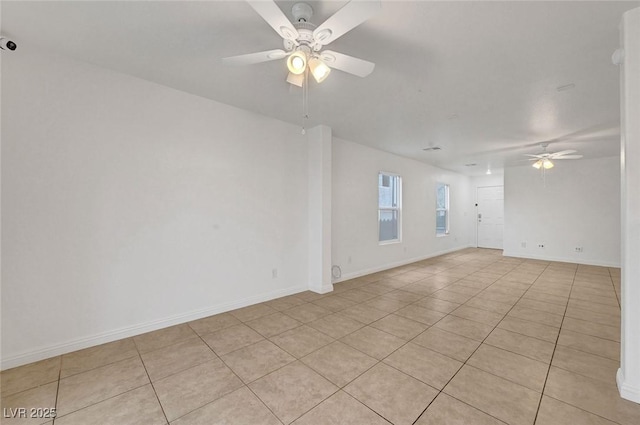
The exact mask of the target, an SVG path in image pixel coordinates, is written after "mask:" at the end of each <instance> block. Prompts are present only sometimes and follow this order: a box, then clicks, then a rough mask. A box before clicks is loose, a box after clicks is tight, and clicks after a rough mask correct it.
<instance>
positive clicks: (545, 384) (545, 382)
mask: <svg viewBox="0 0 640 425" xmlns="http://www.w3.org/2000/svg"><path fill="white" fill-rule="evenodd" d="M577 273H578V268H576V271H575V273H574V275H573V279H572V280H571V288H570V289H569V296H568V297H567V305H566V306H565V309H564V314H563V315H562V322H560V329H559V330H558V336H557V337H556V342H555V344H554V345H553V352H552V353H551V359H550V360H549V368H548V369H547V375H546V376H545V377H544V385H543V386H542V393H541V394H540V401H539V402H538V408H537V409H536V416H535V418H534V419H533V424H534V425H535V423H536V421H537V420H538V415H539V414H540V406H542V399H543V398H544V390H545V389H546V388H547V381H548V380H549V374H550V373H551V367H552V364H553V357H554V356H555V355H556V349H557V348H558V341H559V340H560V334H561V333H562V325H563V324H564V319H565V318H566V317H567V309H568V308H569V301H570V300H571V292H572V291H573V285H574V284H575V281H576V274H577Z"/></svg>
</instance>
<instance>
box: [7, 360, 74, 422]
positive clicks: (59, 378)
mask: <svg viewBox="0 0 640 425" xmlns="http://www.w3.org/2000/svg"><path fill="white" fill-rule="evenodd" d="M61 380H62V356H60V370H58V385H57V386H56V400H55V402H54V403H53V407H54V408H55V409H56V415H55V416H54V417H53V421H52V422H51V424H52V425H55V423H56V419H58V396H59V395H60V381H61ZM3 413H4V412H3Z"/></svg>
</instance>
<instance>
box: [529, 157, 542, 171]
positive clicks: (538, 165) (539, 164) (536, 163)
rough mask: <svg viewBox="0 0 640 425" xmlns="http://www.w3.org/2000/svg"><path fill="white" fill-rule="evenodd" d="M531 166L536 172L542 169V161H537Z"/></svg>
mask: <svg viewBox="0 0 640 425" xmlns="http://www.w3.org/2000/svg"><path fill="white" fill-rule="evenodd" d="M531 166H532V167H533V168H535V169H536V170H539V169H540V168H542V160H541V159H539V160H537V161H536V162H534V163H533V164H531Z"/></svg>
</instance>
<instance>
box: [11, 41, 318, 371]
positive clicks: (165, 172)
mask: <svg viewBox="0 0 640 425" xmlns="http://www.w3.org/2000/svg"><path fill="white" fill-rule="evenodd" d="M212 84H218V82H215V81H212ZM2 88H3V91H2V124H3V125H2V247H3V250H2V265H3V268H2V349H3V351H2V359H3V362H2V367H3V368H7V367H11V366H15V365H18V364H22V363H27V362H30V361H34V360H38V359H39V358H45V357H49V356H51V355H54V354H60V353H62V352H67V351H72V350H75V349H78V348H83V347H86V346H90V345H95V344H98V343H101V342H105V341H109V340H114V339H118V338H121V337H123V336H128V335H132V334H137V333H140V332H143V331H148V330H152V329H157V328H161V327H164V326H167V325H171V324H174V323H179V322H184V321H187V320H190V319H194V318H197V317H202V316H206V315H209V314H213V313H215V312H219V311H223V310H228V309H230V308H234V307H238V306H242V305H247V304H250V303H254V302H258V301H261V300H264V299H267V298H273V297H276V296H281V295H284V294H287V293H291V292H297V291H301V290H304V289H306V288H307V277H308V274H307V264H308V263H307V228H308V226H307V219H308V215H307V202H308V200H307V145H306V138H305V137H304V136H302V135H301V134H300V128H298V127H296V126H293V125H289V124H285V123H283V122H280V121H277V120H274V119H270V118H266V117H264V116H261V115H257V114H254V113H249V112H246V111H243V110H239V109H236V108H232V107H229V106H226V105H223V104H220V103H217V102H213V101H210V100H207V99H204V98H200V97H197V96H193V95H189V94H186V93H183V92H179V91H176V90H173V89H169V88H166V87H163V86H160V85H157V84H153V83H150V82H146V81H143V80H140V79H136V78H133V77H129V76H126V75H123V74H119V73H116V72H111V71H108V70H105V69H102V68H97V67H94V66H92V65H89V64H85V63H79V62H74V61H72V60H70V59H66V58H62V57H54V56H48V55H47V54H46V53H44V52H33V51H32V50H31V49H26V48H25V49H18V50H17V51H16V52H14V53H12V55H11V56H10V57H9V56H6V57H3V61H2ZM272 269H277V270H278V273H277V274H278V277H277V278H272Z"/></svg>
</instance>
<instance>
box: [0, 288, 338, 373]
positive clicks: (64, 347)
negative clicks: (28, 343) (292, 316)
mask: <svg viewBox="0 0 640 425" xmlns="http://www.w3.org/2000/svg"><path fill="white" fill-rule="evenodd" d="M308 289H309V287H308V286H307V285H304V286H294V287H291V288H286V289H278V290H276V291H271V292H267V293H264V294H260V295H256V296H252V297H248V298H243V299H241V300H238V301H234V302H229V303H223V304H218V305H216V306H213V307H210V308H206V309H201V310H196V311H192V312H189V313H184V314H178V315H175V316H172V317H168V318H166V319H159V320H154V321H150V322H147V323H141V324H137V325H133V326H128V327H125V328H120V329H116V330H113V331H108V332H103V333H100V334H98V335H92V336H88V337H84V338H78V339H74V340H72V341H68V342H64V343H61V344H55V345H51V346H48V347H41V348H38V349H36V350H32V351H27V352H23V353H20V354H17V355H13V356H8V357H6V358H4V359H2V362H1V363H0V370H5V369H10V368H13V367H17V366H22V365H25V364H28V363H32V362H36V361H39V360H44V359H48V358H50V357H54V356H59V355H62V354H66V353H70V352H73V351H77V350H82V349H83V348H89V347H94V346H96V345H100V344H105V343H107V342H113V341H117V340H119V339H123V338H129V337H132V336H136V335H140V334H143V333H146V332H151V331H156V330H158V329H162V328H166V327H169V326H174V325H179V324H181V323H186V322H191V321H193V320H198V319H202V318H203V317H208V316H212V315H214V314H219V313H224V312H227V311H230V310H235V309H236V308H242V307H246V306H249V305H252V304H256V303H260V302H264V301H269V300H272V299H274V298H279V297H284V296H287V295H291V294H296V293H298V292H302V291H306V290H308ZM332 289H333V286H332Z"/></svg>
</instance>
